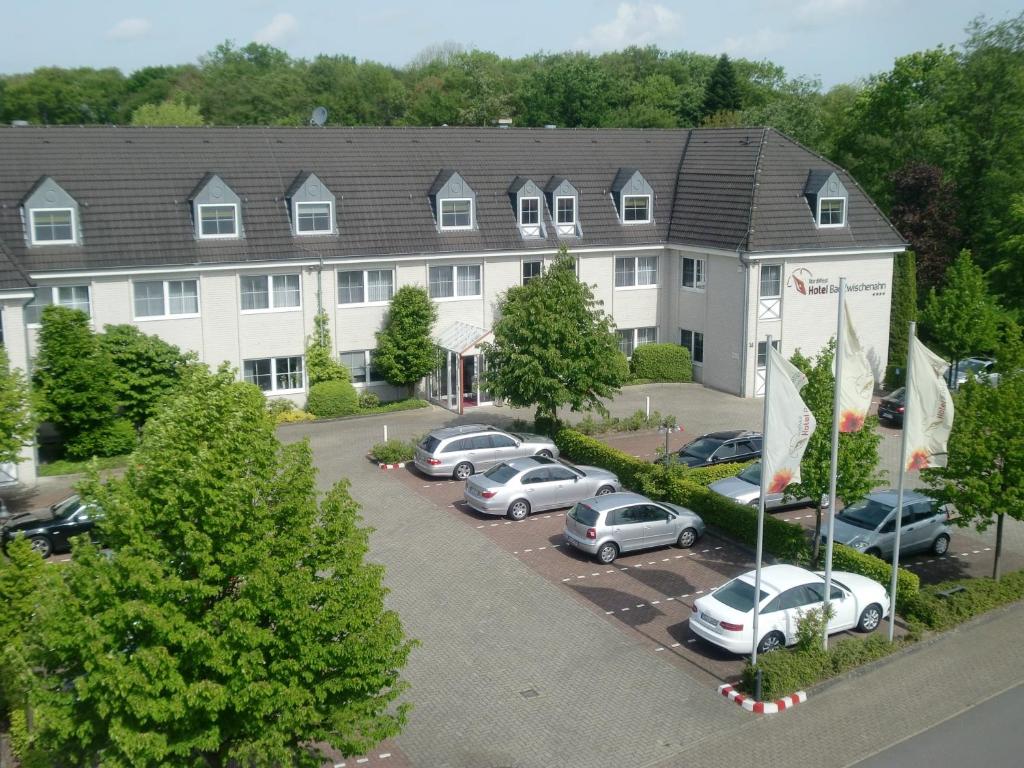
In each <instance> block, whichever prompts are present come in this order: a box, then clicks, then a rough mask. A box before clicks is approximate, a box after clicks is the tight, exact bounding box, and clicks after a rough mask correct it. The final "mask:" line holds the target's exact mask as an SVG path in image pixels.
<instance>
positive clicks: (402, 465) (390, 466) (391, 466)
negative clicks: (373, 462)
mask: <svg viewBox="0 0 1024 768" xmlns="http://www.w3.org/2000/svg"><path fill="white" fill-rule="evenodd" d="M405 465H406V462H404V461H402V462H399V463H398V464H378V465H377V467H378V468H379V469H405Z"/></svg>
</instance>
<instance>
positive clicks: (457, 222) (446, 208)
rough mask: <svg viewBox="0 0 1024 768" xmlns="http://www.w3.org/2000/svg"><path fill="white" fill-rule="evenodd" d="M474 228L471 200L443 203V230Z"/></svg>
mask: <svg viewBox="0 0 1024 768" xmlns="http://www.w3.org/2000/svg"><path fill="white" fill-rule="evenodd" d="M472 226H473V201H472V200H471V199H468V198H467V199H457V200H442V201H441V229H469V228H471V227H472Z"/></svg>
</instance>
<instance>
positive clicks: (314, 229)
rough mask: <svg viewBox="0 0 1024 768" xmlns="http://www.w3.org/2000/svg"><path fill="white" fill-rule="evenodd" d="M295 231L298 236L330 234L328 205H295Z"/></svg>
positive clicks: (329, 205) (329, 208)
mask: <svg viewBox="0 0 1024 768" xmlns="http://www.w3.org/2000/svg"><path fill="white" fill-rule="evenodd" d="M295 222H296V230H297V231H298V233H299V234H300V235H312V234H320V233H330V231H331V204H330V203H296V204H295Z"/></svg>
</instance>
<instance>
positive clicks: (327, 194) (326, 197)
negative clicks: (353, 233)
mask: <svg viewBox="0 0 1024 768" xmlns="http://www.w3.org/2000/svg"><path fill="white" fill-rule="evenodd" d="M284 196H285V200H286V201H287V203H288V213H289V215H290V216H291V220H292V234H295V235H300V236H302V235H333V234H334V233H335V232H337V225H336V224H335V218H334V211H335V199H334V195H333V194H332V193H331V191H330V190H329V189H328V188H327V185H325V184H324V183H323V182H322V181H321V180H320V178H319V177H318V176H317V175H316V174H315V173H309V172H308V171H300V172H299V175H298V176H296V177H295V181H293V182H292V185H291V186H290V187H289V188H288V191H287V192H285V193H284Z"/></svg>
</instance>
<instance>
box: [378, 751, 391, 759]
mask: <svg viewBox="0 0 1024 768" xmlns="http://www.w3.org/2000/svg"><path fill="white" fill-rule="evenodd" d="M377 757H379V758H380V759H381V760H386V759H387V758H389V757H391V753H390V752H381V753H380V754H379V755H377Z"/></svg>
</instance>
